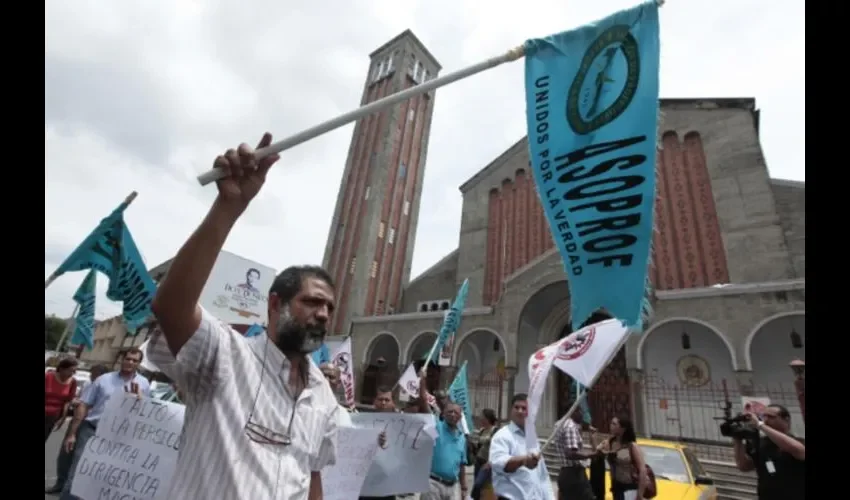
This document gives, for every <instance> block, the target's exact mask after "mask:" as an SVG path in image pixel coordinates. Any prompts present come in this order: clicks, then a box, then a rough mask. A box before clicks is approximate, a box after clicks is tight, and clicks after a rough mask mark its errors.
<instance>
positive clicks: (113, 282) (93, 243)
mask: <svg viewBox="0 0 850 500" xmlns="http://www.w3.org/2000/svg"><path fill="white" fill-rule="evenodd" d="M126 208H127V202H124V203H122V204H121V205H120V206H119V207H118V208H116V209H115V211H114V212H112V213H111V214H110V215H109V216H108V217H106V218H105V219H103V220H102V221H100V224H99V225H98V226H97V228H95V230H94V231H92V232H91V234H89V235H88V237H87V238H86V239H85V240H84V241H83V243H82V244H81V245H80V246H78V247H77V249H76V250H74V251H73V252H72V253H71V255H70V256H69V257H68V258H67V259H65V262H63V263H62V265H60V266H59V268H58V269H57V270H56V271H55V272H54V273H53V275H52V277H59V276H61V275H63V274H65V273H67V272H72V271H84V270H86V269H94V270H97V271H100V272H102V273H103V274H105V275H106V276H107V277H108V278H109V288H108V289H107V291H106V296H107V297H108V298H109V300H114V301H116V302H123V303H124V323H125V324H126V325H127V329H128V331H129V332H130V333H131V334H135V332H136V328H138V327H139V326H140V325H141V324H142V323H144V322H145V321H146V320H147V318H148V317H149V316H150V314H151V301H152V300H153V296H154V294H155V293H156V283H154V281H153V279H151V277H150V275H149V274H148V272H147V269H146V268H145V263H144V262H143V261H142V256H141V254H140V253H139V249H138V248H137V247H136V242H135V241H133V235H132V234H130V230H129V229H128V228H127V226H126V224H125V223H124V210H125V209H126Z"/></svg>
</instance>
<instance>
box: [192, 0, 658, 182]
mask: <svg viewBox="0 0 850 500" xmlns="http://www.w3.org/2000/svg"><path fill="white" fill-rule="evenodd" d="M655 3H656V4H657V5H658V6H659V7H661V6H662V5H664V0H655ZM524 56H525V46H524V45H520V46H517V47H514V48H512V49H511V50H509V51H507V52H506V53H504V54H502V55H499V56H496V57H491V58H490V59H487V60H486V61H481V62H480V63H478V64H473V65H472V66H469V67H467V68H464V69H460V70H457V71H455V72H454V73H449V74H447V75H445V76H441V77H440V78H436V79H434V80H430V81H428V82H425V83H423V84H421V85H417V86H415V87H411V88H409V89H407V90H404V91H402V92H399V93H397V94H393V95H390V96H387V97H384V98H383V99H379V100H377V101H375V102H371V103H369V104H367V105H365V106H363V107H360V108H357V109H355V110H353V111H350V112H348V113H345V114H344V115H340V116H338V117H336V118H334V119H332V120H328V121H326V122H325V123H322V124H319V125H316V126H315V127H313V128H309V129H307V130H304V131H302V132H299V133H297V134H295V135H293V136H292V137H288V138H286V139H284V140H282V141H278V142H275V143H273V144H270V145H268V146H266V147H264V148H260V149H258V150H257V152H256V156H257V159H262V158H265V157H266V156H269V155H272V154H275V153H280V152H283V151H286V150H287V149H289V148H292V147H295V146H297V145H299V144H301V143H303V142H307V141H309V140H310V139H315V138H316V137H318V136H320V135H322V134H325V133H327V132H330V131H331V130H335V129H338V128H339V127H342V126H343V125H348V124H349V123H351V122H353V121H355V120H358V119H360V118H363V117H364V116H367V115H370V114H372V113H376V112H378V111H383V110H384V109H386V108H388V107H390V106H392V105H393V104H398V103H400V102H402V101H405V100H407V99H410V98H411V97H416V96H418V95H421V94H424V93H426V92H430V91H432V90H434V89H437V88H439V87H443V86H446V85H448V84H450V83H454V82H456V81H458V80H463V79H464V78H467V77H470V76H472V75H476V74H478V73H481V72H483V71H487V70H488V69H493V68H495V67H496V66H501V65H502V64H505V63H509V62H513V61H516V60H517V59H520V58H522V57H524ZM222 178H224V172H222V171H221V170H220V169H215V168H213V169H210V170H207V171H206V172H204V173H203V174H201V175H199V176H198V183H200V185H201V186H206V185H207V184H210V183H212V182H215V181H217V180H219V179H222Z"/></svg>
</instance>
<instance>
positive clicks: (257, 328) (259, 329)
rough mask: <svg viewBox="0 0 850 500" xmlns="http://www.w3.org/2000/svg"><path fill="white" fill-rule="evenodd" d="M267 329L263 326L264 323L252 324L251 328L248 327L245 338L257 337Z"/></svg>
mask: <svg viewBox="0 0 850 500" xmlns="http://www.w3.org/2000/svg"><path fill="white" fill-rule="evenodd" d="M265 331H266V329H265V328H263V325H261V324H259V323H254V324H253V325H251V328H248V331H246V332H245V338H251V337H256V336H257V335H260V334H261V333H263V332H265Z"/></svg>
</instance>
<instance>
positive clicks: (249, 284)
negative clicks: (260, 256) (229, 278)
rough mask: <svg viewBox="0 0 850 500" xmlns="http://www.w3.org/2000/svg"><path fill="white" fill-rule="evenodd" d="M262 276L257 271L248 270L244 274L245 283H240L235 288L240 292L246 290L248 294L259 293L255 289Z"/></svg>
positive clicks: (253, 269) (254, 269)
mask: <svg viewBox="0 0 850 500" xmlns="http://www.w3.org/2000/svg"><path fill="white" fill-rule="evenodd" d="M261 277H262V274H261V273H260V270H259V269H256V268H253V267H252V268H249V269H248V271H247V272H245V283H240V284H238V285H236V288H240V289H242V290H247V291H249V292H254V293H259V291H260V290H259V289H258V288H257V286H256V285H257V284H258V283H259V282H260V278H261Z"/></svg>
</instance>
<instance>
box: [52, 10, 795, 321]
mask: <svg viewBox="0 0 850 500" xmlns="http://www.w3.org/2000/svg"><path fill="white" fill-rule="evenodd" d="M634 3H635V2H634V0H592V1H591V0H584V1H581V0H579V1H573V0H571V1H566V0H558V1H556V0H530V1H528V2H505V1H500V0H496V1H489V2H484V1H481V0H451V1H450V0H429V1H424V0H408V1H405V2H398V1H390V0H369V1H366V0H348V1H344V0H324V1H322V2H316V3H315V4H313V6H309V2H290V1H269V0H255V1H253V2H237V1H235V0H206V1H200V0H168V1H165V0H146V1H144V2H103V1H94V0H77V1H75V2H67V1H59V0H47V3H46V16H45V30H46V35H45V42H46V43H45V45H46V47H45V62H44V68H45V117H44V135H45V151H46V166H45V171H46V176H47V181H46V186H45V211H46V215H45V221H44V226H45V229H44V234H45V236H44V238H45V250H44V274H45V277H47V276H48V275H49V274H50V273H51V272H52V271H53V270H55V269H56V267H57V266H58V265H59V264H60V263H61V261H62V260H63V259H64V258H65V257H66V256H67V255H68V253H69V252H70V251H71V250H72V249H73V248H74V247H76V245H78V244H79V243H80V242H81V241H82V239H83V238H84V237H85V236H86V235H87V234H88V233H89V232H90V231H91V230H92V229H93V228H94V227H95V226H96V225H97V223H98V221H99V220H100V219H101V218H102V217H104V216H105V215H107V214H108V213H109V212H110V211H111V210H113V209H114V208H115V207H116V206H117V205H118V203H119V202H120V201H121V200H122V199H123V198H124V197H125V196H126V195H127V194H129V193H130V192H131V191H133V190H136V191H138V192H139V197H138V198H137V199H136V201H135V202H134V203H133V205H132V206H131V207H130V208H129V209H128V211H127V214H126V220H127V223H128V225H129V227H130V229H131V231H132V233H133V236H134V237H135V240H136V242H137V243H138V245H139V247H140V249H141V251H142V254H143V256H144V258H145V260H146V263H147V264H148V266H149V267H150V266H154V265H156V264H159V263H160V262H162V261H164V260H166V259H168V258H170V257H171V256H172V255H173V254H174V252H175V251H176V250H177V248H178V247H179V246H180V244H181V243H182V242H183V241H184V240H185V239H186V237H187V236H188V235H189V233H190V232H191V231H192V229H193V228H194V227H195V226H196V225H197V224H198V222H199V221H200V219H201V217H202V216H203V214H204V212H205V210H206V209H207V207H208V206H209V204H210V202H211V200H212V199H213V197H214V195H215V188H213V187H208V188H201V187H199V186H198V184H197V183H196V181H195V176H196V175H197V174H198V173H200V172H202V171H203V170H206V169H207V168H209V167H210V165H211V162H212V160H213V158H214V157H215V156H216V155H217V154H220V152H222V151H223V150H224V149H226V148H228V147H231V146H235V145H237V144H238V143H239V142H243V141H245V142H253V141H256V140H257V139H258V138H259V137H260V135H261V134H262V132H263V131H265V130H270V131H271V132H273V133H274V134H275V138H276V139H280V138H283V137H285V136H287V135H290V134H293V133H296V132H299V131H301V130H302V129H305V128H307V127H309V126H312V125H315V124H317V123H319V122H322V121H324V120H326V119H328V118H332V117H334V116H336V115H339V114H341V113H343V112H346V111H348V110H350V109H351V108H353V107H355V106H357V105H358V103H359V100H360V96H361V92H362V86H363V83H364V80H365V77H366V72H367V69H368V65H369V60H368V54H369V53H370V52H371V51H373V50H374V49H376V48H378V47H379V46H380V45H382V44H383V43H384V42H386V41H387V40H389V39H390V38H392V37H394V36H395V35H397V34H399V33H400V32H401V31H403V30H404V29H406V28H410V29H412V30H413V32H414V33H416V35H417V36H418V37H419V38H420V39H421V40H422V41H423V43H425V45H426V46H427V47H428V48H429V49H430V51H431V52H432V53H433V54H434V55H435V56H436V57H437V58H438V59H439V60H440V62H441V63H442V65H443V67H444V68H445V69H444V72H446V71H454V70H457V69H460V68H462V67H465V66H468V65H470V64H473V63H476V62H479V61H481V60H483V59H486V58H489V57H492V56H494V55H498V54H500V53H502V52H503V51H505V50H506V49H509V48H511V47H513V46H515V45H517V44H519V43H521V42H523V41H524V40H525V39H526V38H532V37H539V36H545V35H548V34H551V33H554V32H558V31H563V30H566V29H569V28H572V27H575V26H578V25H580V24H583V23H586V22H589V21H593V20H595V19H598V18H600V17H604V16H605V15H607V14H609V13H612V12H613V11H616V10H618V9H621V8H624V7H628V6H630V5H633V4H634ZM293 5H300V6H299V7H293ZM520 5H527V7H520ZM661 22H662V33H661V44H662V54H661V63H662V67H661V95H662V97H755V98H756V100H757V101H756V102H757V105H758V106H759V107H760V108H761V110H762V120H761V123H762V127H761V137H762V144H763V147H764V151H765V155H766V157H767V164H768V167H769V169H770V173H771V175H772V176H773V177H778V178H785V179H796V180H805V164H804V156H805V149H806V145H805V135H804V134H805V97H804V94H805V56H804V53H805V28H804V26H805V8H804V2H799V1H796V0H777V1H773V2H768V1H766V0H762V1H758V0H734V1H733V0H716V1H713V2H694V1H692V0H669V1H668V2H667V4H666V5H665V6H664V8H663V9H662V12H661ZM522 75H523V64H522V62H515V63H513V64H510V65H505V66H502V67H501V68H498V69H495V70H491V71H489V72H487V73H484V74H481V75H478V76H475V77H472V78H470V79H467V80H464V81H462V82H460V83H456V84H453V85H451V86H449V87H445V88H443V89H440V90H438V91H437V94H436V108H435V112H434V120H433V124H432V130H431V141H430V146H429V148H428V153H429V154H428V162H427V172H426V174H425V187H424V192H423V193H424V194H423V200H422V209H421V215H420V221H419V232H418V234H417V237H416V250H415V252H414V259H413V275H414V276H415V275H416V274H418V273H420V272H422V271H424V270H425V269H427V268H428V267H429V266H430V265H432V264H433V263H435V262H436V261H437V260H439V259H440V258H441V257H442V256H444V255H445V254H447V253H448V252H450V251H452V250H453V249H454V248H456V246H457V242H458V239H457V234H458V229H459V225H460V208H461V196H460V192H459V191H458V186H460V184H462V183H463V182H464V181H466V180H467V179H468V178H470V177H471V176H472V175H474V174H475V173H476V172H477V171H478V170H480V169H481V168H482V167H484V166H485V165H486V164H487V163H488V162H490V161H491V160H492V159H493V158H494V157H495V156H497V155H498V154H500V153H501V152H502V151H504V150H505V149H506V148H507V147H509V146H510V145H512V144H513V143H514V142H515V141H517V140H518V139H520V138H521V137H522V136H523V135H524V134H525V115H524V108H525V106H524V94H523V79H522ZM352 130H353V125H349V126H347V127H344V128H342V129H339V130H336V131H335V132H331V133H329V134H326V135H324V136H322V137H320V138H318V139H315V140H313V141H311V142H309V143H306V144H304V145H301V146H299V147H297V148H296V149H293V150H290V151H288V152H286V153H285V154H284V155H283V157H282V159H281V161H280V162H279V163H278V165H277V166H276V167H275V170H273V171H272V173H271V174H270V175H269V178H268V181H267V183H266V186H265V188H264V191H263V192H262V193H261V194H260V195H259V196H258V198H257V199H256V200H255V201H254V203H253V205H252V206H251V207H250V209H249V210H248V212H247V213H246V214H245V215H244V216H243V218H242V219H241V220H240V221H239V224H238V225H237V227H236V228H235V229H234V231H233V233H232V234H231V236H230V239H229V240H228V241H227V244H226V245H225V248H226V249H227V250H230V251H232V252H234V253H236V254H239V255H242V256H244V257H246V258H249V259H252V260H255V261H258V262H260V263H262V264H265V265H268V266H270V267H273V268H275V269H277V270H281V269H282V268H284V267H286V266H288V265H291V264H301V263H316V264H320V263H321V259H322V253H323V249H324V245H325V239H326V238H327V232H328V228H329V226H330V220H331V215H332V212H333V208H334V203H335V201H336V193H337V190H338V188H339V182H340V178H341V176H342V171H343V167H344V163H345V159H346V154H347V150H348V144H349V141H350V138H351V134H352ZM709 161H710V159H709ZM83 276H84V273H73V274H68V275H65V276H63V277H62V278H60V279H59V280H57V281H56V282H55V283H54V284H53V285H52V286H51V288H50V289H48V290H47V291H46V293H45V300H44V307H45V312H46V313H53V314H57V315H60V316H69V315H70V314H71V313H72V311H73V309H74V303H73V300H72V299H71V295H72V294H73V292H74V290H75V289H76V288H77V286H78V285H79V284H80V282H81V281H82V279H83ZM105 289H106V280H105V278H104V277H102V276H101V277H100V278H99V281H98V292H99V296H100V298H99V300H98V302H97V317H98V318H104V317H108V316H112V315H114V314H118V313H120V304H116V303H111V302H109V301H107V300H106V299H105V297H103V291H104V290H105Z"/></svg>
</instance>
